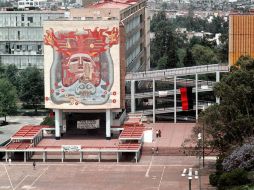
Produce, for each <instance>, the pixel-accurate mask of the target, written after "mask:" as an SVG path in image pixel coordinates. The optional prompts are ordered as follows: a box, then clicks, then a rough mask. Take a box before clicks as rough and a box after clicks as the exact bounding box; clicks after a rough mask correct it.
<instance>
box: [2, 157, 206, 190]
mask: <svg viewBox="0 0 254 190" xmlns="http://www.w3.org/2000/svg"><path fill="white" fill-rule="evenodd" d="M206 162H208V161H206ZM209 162H211V161H209ZM189 167H192V168H193V170H197V169H198V160H197V158H196V157H186V156H182V157H174V156H172V157H168V156H167V157H163V156H144V157H142V159H141V161H140V162H139V163H138V164H136V163H130V162H125V163H121V162H120V163H118V164H117V163H113V162H101V163H96V162H86V163H73V162H69V163H41V162H38V163H37V166H36V169H33V166H32V162H27V163H25V164H24V163H21V162H20V163H18V162H15V163H12V164H11V165H10V166H9V165H8V164H5V163H1V164H0V189H12V190H14V189H15V190H16V189H17V190H19V189H20V190H23V189H34V190H51V189H53V190H70V189H73V190H84V189H85V190H145V189H146V190H149V189H151V190H152V189H156V190H188V189H189V186H188V185H189V184H188V180H187V178H186V177H182V176H181V173H182V171H183V169H184V168H189ZM207 183H208V176H207V175H206V176H202V178H201V187H202V188H201V189H202V190H203V189H210V188H208V185H207ZM198 189H199V182H198V180H194V179H193V180H192V190H198Z"/></svg>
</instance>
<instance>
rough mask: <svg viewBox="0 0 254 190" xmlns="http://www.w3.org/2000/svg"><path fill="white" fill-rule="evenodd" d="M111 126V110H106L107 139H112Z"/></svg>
mask: <svg viewBox="0 0 254 190" xmlns="http://www.w3.org/2000/svg"><path fill="white" fill-rule="evenodd" d="M111 124H112V112H111V110H110V109H107V110H106V139H107V140H110V139H111V130H110V128H111Z"/></svg>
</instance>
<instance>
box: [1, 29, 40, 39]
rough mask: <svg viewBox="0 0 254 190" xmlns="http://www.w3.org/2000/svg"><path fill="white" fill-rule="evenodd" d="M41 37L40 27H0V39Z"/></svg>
mask: <svg viewBox="0 0 254 190" xmlns="http://www.w3.org/2000/svg"><path fill="white" fill-rule="evenodd" d="M42 39H43V31H42V28H17V29H12V28H1V29H0V41H3V40H6V41H12V40H15V41H18V40H22V41H26V40H28V41H41V40H42Z"/></svg>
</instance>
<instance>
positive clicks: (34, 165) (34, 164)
mask: <svg viewBox="0 0 254 190" xmlns="http://www.w3.org/2000/svg"><path fill="white" fill-rule="evenodd" d="M35 167H36V163H35V161H33V168H34V170H35Z"/></svg>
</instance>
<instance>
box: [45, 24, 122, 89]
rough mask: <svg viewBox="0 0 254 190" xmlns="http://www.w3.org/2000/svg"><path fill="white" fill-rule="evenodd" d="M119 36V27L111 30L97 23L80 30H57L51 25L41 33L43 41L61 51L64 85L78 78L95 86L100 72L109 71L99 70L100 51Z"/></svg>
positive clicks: (113, 42)
mask: <svg viewBox="0 0 254 190" xmlns="http://www.w3.org/2000/svg"><path fill="white" fill-rule="evenodd" d="M118 40H119V30H118V28H116V27H113V28H112V30H109V29H99V28H98V27H97V28H95V29H94V30H91V29H83V32H76V31H70V32H57V33H55V32H54V30H53V29H52V28H51V29H49V30H47V31H46V35H44V43H45V45H50V46H51V47H52V48H54V49H55V50H56V51H57V52H59V53H60V54H61V55H62V58H61V65H62V82H63V85H64V86H66V87H68V86H70V85H72V84H73V83H75V82H76V81H77V80H80V81H81V82H86V81H89V82H91V83H92V84H93V85H94V86H98V85H99V84H100V81H101V74H102V75H108V72H107V71H105V73H104V71H102V72H101V63H100V62H99V55H100V54H101V53H103V52H106V51H107V49H109V48H110V47H112V46H113V45H115V44H118ZM107 85H109V84H108V83H107V82H106V86H107Z"/></svg>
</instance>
